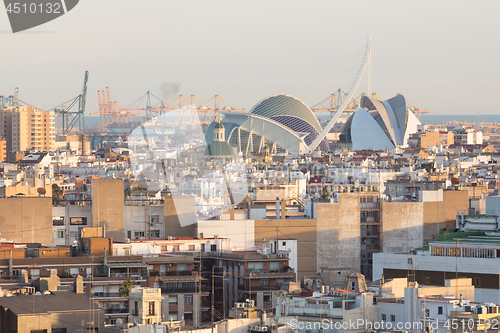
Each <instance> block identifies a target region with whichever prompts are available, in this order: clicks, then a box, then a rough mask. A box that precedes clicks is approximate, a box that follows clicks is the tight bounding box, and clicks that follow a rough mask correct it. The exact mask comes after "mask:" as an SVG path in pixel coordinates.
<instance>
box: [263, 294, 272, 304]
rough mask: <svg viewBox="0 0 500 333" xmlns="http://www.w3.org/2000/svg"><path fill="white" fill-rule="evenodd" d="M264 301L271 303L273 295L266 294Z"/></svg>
mask: <svg viewBox="0 0 500 333" xmlns="http://www.w3.org/2000/svg"><path fill="white" fill-rule="evenodd" d="M264 303H271V296H269V295H264Z"/></svg>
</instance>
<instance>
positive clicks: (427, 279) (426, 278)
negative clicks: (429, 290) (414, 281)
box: [424, 276, 431, 284]
mask: <svg viewBox="0 0 500 333" xmlns="http://www.w3.org/2000/svg"><path fill="white" fill-rule="evenodd" d="M424 283H425V284H430V283H431V278H430V277H428V276H426V277H425V279H424Z"/></svg>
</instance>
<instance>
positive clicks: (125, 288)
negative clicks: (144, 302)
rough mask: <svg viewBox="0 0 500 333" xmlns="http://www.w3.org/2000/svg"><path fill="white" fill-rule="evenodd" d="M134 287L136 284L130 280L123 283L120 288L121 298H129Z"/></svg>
mask: <svg viewBox="0 0 500 333" xmlns="http://www.w3.org/2000/svg"><path fill="white" fill-rule="evenodd" d="M132 287H134V282H133V281H130V280H125V281H123V284H122V285H121V287H120V297H128V295H129V294H130V290H131V289H132Z"/></svg>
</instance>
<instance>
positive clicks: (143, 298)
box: [128, 288, 163, 324]
mask: <svg viewBox="0 0 500 333" xmlns="http://www.w3.org/2000/svg"><path fill="white" fill-rule="evenodd" d="M128 299H129V302H128V309H129V323H137V324H155V323H159V322H161V321H162V318H161V301H162V299H163V297H162V296H161V289H160V288H132V290H130V295H129V296H128Z"/></svg>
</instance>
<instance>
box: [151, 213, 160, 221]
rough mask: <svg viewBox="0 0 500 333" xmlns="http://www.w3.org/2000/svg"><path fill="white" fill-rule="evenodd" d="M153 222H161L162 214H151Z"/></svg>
mask: <svg viewBox="0 0 500 333" xmlns="http://www.w3.org/2000/svg"><path fill="white" fill-rule="evenodd" d="M151 223H160V215H151Z"/></svg>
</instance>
